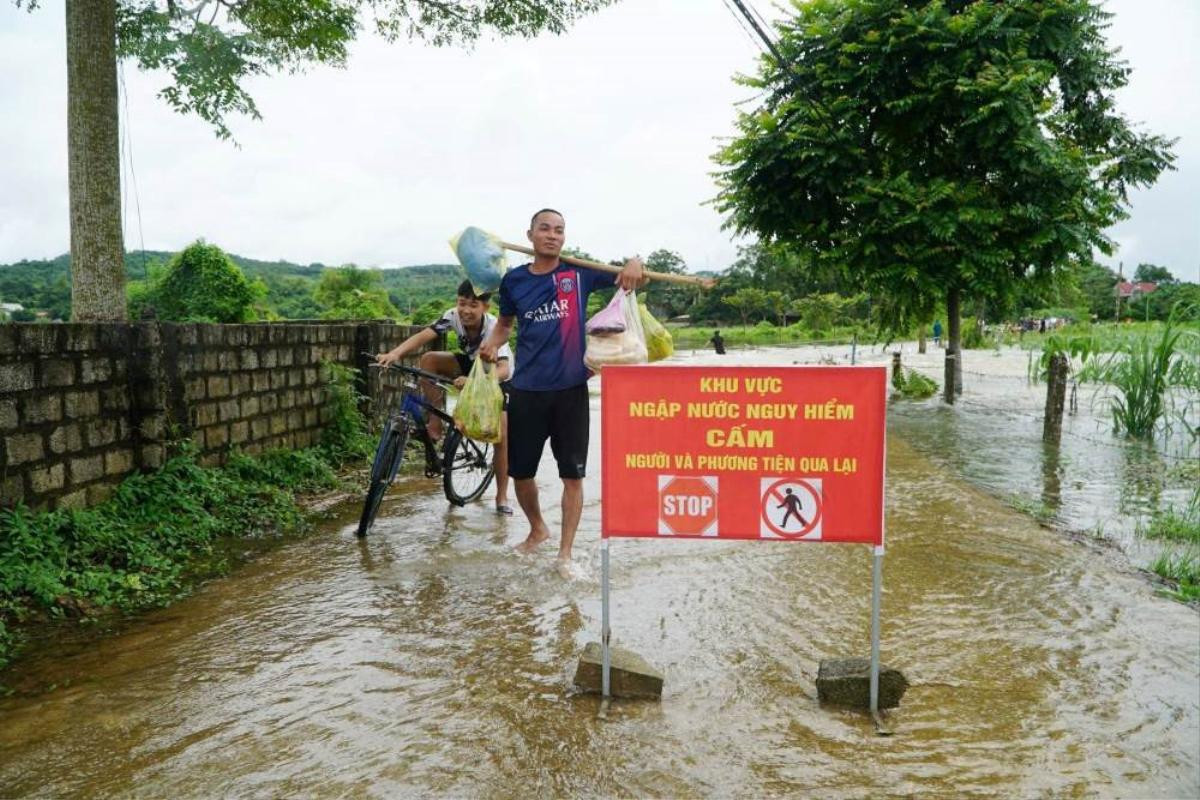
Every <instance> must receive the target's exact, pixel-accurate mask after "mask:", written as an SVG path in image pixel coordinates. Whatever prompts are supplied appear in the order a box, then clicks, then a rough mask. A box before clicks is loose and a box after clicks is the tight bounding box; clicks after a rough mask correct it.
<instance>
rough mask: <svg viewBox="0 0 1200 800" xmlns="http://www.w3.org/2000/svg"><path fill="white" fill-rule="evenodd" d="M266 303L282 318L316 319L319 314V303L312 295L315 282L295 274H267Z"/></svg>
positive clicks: (265, 279)
mask: <svg viewBox="0 0 1200 800" xmlns="http://www.w3.org/2000/svg"><path fill="white" fill-rule="evenodd" d="M264 282H265V283H266V284H267V297H266V303H267V305H268V306H269V307H270V308H271V310H272V311H274V312H275V313H276V314H278V315H279V316H280V317H282V318H283V319H316V318H318V317H320V316H321V310H322V309H321V304H320V303H318V302H317V300H316V298H315V297H313V290H314V289H316V287H317V282H316V281H315V280H312V279H310V278H302V277H300V276H297V275H269V276H265V277H264Z"/></svg>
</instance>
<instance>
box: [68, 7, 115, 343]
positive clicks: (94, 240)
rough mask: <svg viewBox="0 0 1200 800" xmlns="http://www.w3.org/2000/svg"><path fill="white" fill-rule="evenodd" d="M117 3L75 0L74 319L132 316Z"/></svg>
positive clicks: (71, 35) (71, 94)
mask: <svg viewBox="0 0 1200 800" xmlns="http://www.w3.org/2000/svg"><path fill="white" fill-rule="evenodd" d="M116 15H117V6H116V0H67V162H68V170H69V172H68V174H69V176H70V177H69V185H70V194H71V318H72V319H74V320H124V319H125V317H126V312H125V265H124V250H125V247H124V243H123V242H122V239H121V154H120V146H119V144H118V141H119V139H118V125H119V121H118V115H117V22H116Z"/></svg>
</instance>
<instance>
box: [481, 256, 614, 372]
mask: <svg viewBox="0 0 1200 800" xmlns="http://www.w3.org/2000/svg"><path fill="white" fill-rule="evenodd" d="M530 266H531V265H530V264H524V265H522V266H520V267H517V268H515V269H511V270H509V271H508V272H506V273H505V274H504V279H503V280H501V281H500V315H501V316H504V317H515V318H516V322H517V364H518V365H519V366H520V369H518V370H517V373H516V375H515V376H514V377H513V386H514V387H515V388H517V389H523V390H525V391H535V392H537V391H552V390H555V389H569V388H571V387H572V386H578V385H580V384H582V383H586V382H587V379H588V377H589V376H590V375H591V372H590V371H589V370H588V368H587V367H586V366H584V364H583V347H584V329H583V326H584V315H585V314H586V313H587V300H588V295H589V294H591V293H592V291H594V290H596V289H602V288H605V287H607V286H611V285H612V284H613V283H614V281H615V278H614V276H612V275H609V274H608V273H605V272H600V271H599V270H592V269H585V268H582V267H572V266H569V265H567V264H563V263H561V262H560V263H559V265H558V267H557V268H555V270H554V271H553V272H547V273H545V274H543V275H535V274H533V273H532V272H530V271H529V267H530Z"/></svg>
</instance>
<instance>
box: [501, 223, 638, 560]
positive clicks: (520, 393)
mask: <svg viewBox="0 0 1200 800" xmlns="http://www.w3.org/2000/svg"><path fill="white" fill-rule="evenodd" d="M526 235H527V236H528V237H529V241H530V243H532V245H533V252H534V258H533V262H532V263H530V264H525V265H523V266H520V267H517V268H515V269H512V270H509V271H508V272H507V273H505V275H504V279H503V280H502V281H501V282H500V308H499V312H500V317H499V319H498V320H497V322H496V324H495V325H494V326H493V327H492V330H491V332H490V333H489V334H488V337H487V339H486V340H485V341H484V342H483V344H482V345H480V347H479V357H480V358H483V359H485V360H493V359H495V358H496V355H497V352H498V351H499V349H500V346H501V345H503V344H504V343H505V342H507V341H508V337H509V334H510V333H511V331H512V325H513V321H514V320H517V359H516V361H517V364H518V365H519V367H520V368H519V369H518V370H517V371H516V376H515V377H514V378H513V380H512V388H511V390H510V393H509V404H508V474H509V475H510V476H511V477H512V479H513V481H514V483H515V485H516V493H517V502H518V503H520V505H521V510H522V511H524V512H525V516H526V518H527V519H528V520H529V535H528V536H527V537H526V538H525V540H524V541H523V542H521V543H520V544H519V545H517V550H519V551H520V552H523V553H529V552H532V551H533V550H534V549H536V548H537V546H538V545H540V544H541V543H542V542H544V541H546V540H547V539H549V538H550V529H549V528H548V527H547V526H546V522H545V520H543V519H542V511H541V506H540V504H539V501H538V488H537V481H536V480H535V476H536V474H537V468H538V462H539V461H541V458H542V451H543V450H544V448H545V444H546V440H547V439H549V440H550V449H551V451H552V452H553V453H554V459H555V461H557V462H558V475H559V477H560V478H561V479H562V483H563V493H562V535H561V538H560V539H559V545H558V562H557V566H558V570H559V573H560V574H562V575H563V576H564V577H570V575H571V563H572V562H571V546H572V544H574V542H575V530H576V528H578V527H579V517H580V515H581V514H582V512H583V476H584V472H585V470H586V467H587V451H588V424H589V421H588V394H587V380H588V378H589V377H590V376H591V372H590V371H589V370H588V368H587V367H586V366H585V365H584V363H583V349H584V322H585V319H584V317H585V314H586V313H587V301H588V295H589V294H590V293H591V292H592V291H593V290H595V289H601V288H604V287H607V286H611V285H612V284H613V283H614V282H615V283H618V284H620V286H621V287H622V288H624V289H636V288H637V287H639V286H641V285H642V284H643V283H645V281H646V277H645V271H644V269H643V267H642V262H641V259H638V258H633V259H630V260H629V261H627V262H626V263H625V267H624V269H622V270H621V273H620V274H619V275H617V276H616V279H615V281H614V279H613V276H612V275H610V274H608V273H606V272H600V271H598V270H591V269H586V268H584V267H573V266H570V265H567V264H563V263H562V262H561V261H559V254H560V253H561V251H562V248H563V244H564V243H565V241H566V222H565V221H564V220H563V216H562V214H560V213H559V212H557V211H555V210H553V209H549V208H544V209H542V210H541V211H539V212H537V213H536V214H534V215H533V219H532V220H530V226H529V231H528V233H527V234H526Z"/></svg>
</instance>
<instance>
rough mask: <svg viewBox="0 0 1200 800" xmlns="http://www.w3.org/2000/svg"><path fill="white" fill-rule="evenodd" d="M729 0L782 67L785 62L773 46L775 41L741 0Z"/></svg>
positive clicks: (782, 67) (781, 67)
mask: <svg viewBox="0 0 1200 800" xmlns="http://www.w3.org/2000/svg"><path fill="white" fill-rule="evenodd" d="M731 2H732V3H733V4H734V5H735V6H737V7H738V10H739V11H741V12H742V16H743V17H745V18H746V21H747V22H749V23H750V27H752V28H754V32H755V33H757V34H758V36H759V38H760V39H762V40H763V43H764V44H766V46H767V49H768V50H770V51H771V55H773V56H774V57H775V63H777V64H778V65H779V67H780V69H784V68H785V64H786V62H784V60H783V56H782V55H780V54H779V50H778V49H777V48H776V47H775V42H773V41H771V37H769V36H767V32H766V31H765V30H763V28H762V26H761V25H759V24H758V20H757V19H755V18H754V15H753V14H751V13H750V12H749V10H747V9H746V6H745V4H744V3H743V2H742V0H731ZM755 13H757V12H755Z"/></svg>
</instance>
